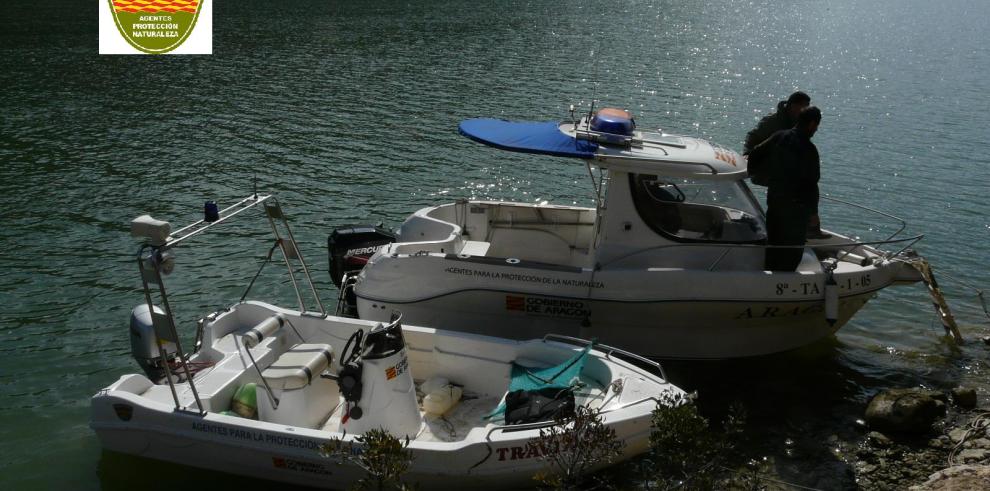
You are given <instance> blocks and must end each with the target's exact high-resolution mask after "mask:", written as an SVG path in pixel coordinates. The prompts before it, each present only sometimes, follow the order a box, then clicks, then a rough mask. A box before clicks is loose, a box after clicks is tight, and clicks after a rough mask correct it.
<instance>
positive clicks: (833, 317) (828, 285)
mask: <svg viewBox="0 0 990 491" xmlns="http://www.w3.org/2000/svg"><path fill="white" fill-rule="evenodd" d="M825 320H826V321H827V322H828V325H829V326H834V325H835V322H836V321H837V320H839V285H838V284H837V283H836V282H835V278H834V277H833V275H832V273H831V272H829V274H828V277H826V278H825Z"/></svg>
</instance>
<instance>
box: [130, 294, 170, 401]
mask: <svg viewBox="0 0 990 491" xmlns="http://www.w3.org/2000/svg"><path fill="white" fill-rule="evenodd" d="M155 314H157V315H161V316H164V315H165V311H164V310H162V308H161V307H158V306H157V305H156V306H155ZM130 331H131V336H130V337H131V356H133V357H134V359H135V360H136V361H137V362H138V365H140V366H141V369H142V370H144V373H145V374H146V375H147V376H148V378H149V379H151V381H152V382H155V383H157V382H158V381H159V380H162V379H164V378H165V367H164V366H163V365H162V357H161V354H160V353H159V351H158V343H157V341H156V338H157V336H156V335H155V326H154V323H153V321H152V320H151V311H150V310H149V309H148V304H141V305H138V306H137V307H134V310H132V311H131V327H130ZM162 350H163V351H165V358H166V360H167V361H173V360H174V359H175V354H176V352H178V349H177V348H176V346H175V343H173V342H171V341H165V342H163V343H162Z"/></svg>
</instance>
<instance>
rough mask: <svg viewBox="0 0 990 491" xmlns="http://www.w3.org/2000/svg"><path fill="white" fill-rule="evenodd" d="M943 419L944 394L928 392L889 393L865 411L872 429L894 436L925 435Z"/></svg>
mask: <svg viewBox="0 0 990 491" xmlns="http://www.w3.org/2000/svg"><path fill="white" fill-rule="evenodd" d="M942 416H945V394H942V393H940V392H937V391H933V390H925V389H888V390H885V391H883V392H881V393H879V394H877V395H876V396H874V397H873V399H872V400H870V403H869V405H867V407H866V422H867V423H868V424H869V425H870V427H871V428H874V429H877V430H880V431H888V432H895V433H897V432H900V433H925V432H927V431H929V430H931V428H932V424H933V423H935V421H936V420H937V419H939V418H940V417H942Z"/></svg>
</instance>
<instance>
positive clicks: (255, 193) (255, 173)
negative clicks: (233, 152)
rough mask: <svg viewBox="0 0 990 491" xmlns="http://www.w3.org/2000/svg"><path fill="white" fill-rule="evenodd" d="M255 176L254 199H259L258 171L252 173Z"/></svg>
mask: <svg viewBox="0 0 990 491" xmlns="http://www.w3.org/2000/svg"><path fill="white" fill-rule="evenodd" d="M252 175H253V176H254V199H258V171H254V172H253V173H252Z"/></svg>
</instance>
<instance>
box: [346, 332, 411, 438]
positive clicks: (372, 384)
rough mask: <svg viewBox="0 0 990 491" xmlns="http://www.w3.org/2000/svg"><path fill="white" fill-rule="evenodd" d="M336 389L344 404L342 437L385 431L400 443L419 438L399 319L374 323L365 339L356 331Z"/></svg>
mask: <svg viewBox="0 0 990 491" xmlns="http://www.w3.org/2000/svg"><path fill="white" fill-rule="evenodd" d="M337 384H338V385H339V386H340V393H341V395H343V396H344V400H345V401H346V403H345V411H346V412H345V413H344V416H343V417H342V418H341V425H342V426H343V429H344V430H345V431H346V432H348V433H354V434H363V433H364V432H366V431H369V430H373V429H376V428H384V429H385V430H387V431H388V432H389V433H391V434H392V435H394V436H396V437H398V438H402V437H405V436H408V437H410V438H413V437H415V436H416V434H417V433H419V428H420V425H421V423H422V417H421V416H420V413H419V406H418V404H417V402H416V385H415V384H414V383H413V378H412V373H410V371H409V358H408V356H407V354H406V342H405V339H404V338H403V337H402V324H401V322H399V319H398V318H393V320H392V322H391V323H389V324H388V325H387V326H386V325H383V324H378V325H377V326H375V327H374V328H373V329H372V330H371V331H370V332H368V334H367V335H366V336H363V332H362V331H360V330H359V331H357V332H355V333H354V334H353V335H352V336H351V339H349V340H348V341H347V344H346V345H344V351H343V357H342V358H341V365H340V372H339V373H338V374H337Z"/></svg>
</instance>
